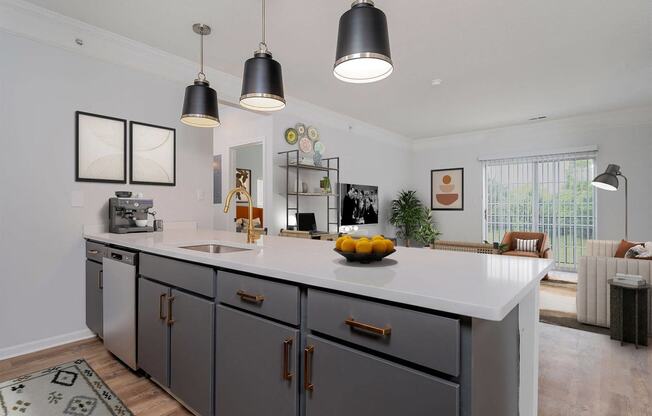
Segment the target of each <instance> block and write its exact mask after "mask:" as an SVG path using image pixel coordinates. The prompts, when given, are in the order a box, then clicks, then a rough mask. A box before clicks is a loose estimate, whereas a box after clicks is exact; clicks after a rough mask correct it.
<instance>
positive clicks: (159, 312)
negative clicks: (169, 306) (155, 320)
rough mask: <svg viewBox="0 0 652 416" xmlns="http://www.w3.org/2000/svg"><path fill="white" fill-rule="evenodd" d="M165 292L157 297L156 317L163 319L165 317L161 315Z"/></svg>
mask: <svg viewBox="0 0 652 416" xmlns="http://www.w3.org/2000/svg"><path fill="white" fill-rule="evenodd" d="M165 296H166V294H165V293H161V296H160V297H159V299H158V317H159V319H161V320H162V321H164V320H165V319H166V318H167V317H166V316H165V315H163V303H164V302H165Z"/></svg>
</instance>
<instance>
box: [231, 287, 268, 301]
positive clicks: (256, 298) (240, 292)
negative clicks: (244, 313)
mask: <svg viewBox="0 0 652 416" xmlns="http://www.w3.org/2000/svg"><path fill="white" fill-rule="evenodd" d="M236 294H237V295H238V296H240V299H241V300H243V301H245V302H251V303H263V301H264V300H265V296H263V295H252V294H249V293H247V292H245V291H244V290H238V291H237V292H236Z"/></svg>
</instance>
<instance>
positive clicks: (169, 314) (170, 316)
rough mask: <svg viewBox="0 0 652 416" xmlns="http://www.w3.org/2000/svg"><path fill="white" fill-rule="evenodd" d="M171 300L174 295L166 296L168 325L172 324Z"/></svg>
mask: <svg viewBox="0 0 652 416" xmlns="http://www.w3.org/2000/svg"><path fill="white" fill-rule="evenodd" d="M172 301H174V296H170V297H168V318H167V322H166V323H167V325H168V326H172V324H174V319H173V318H172Z"/></svg>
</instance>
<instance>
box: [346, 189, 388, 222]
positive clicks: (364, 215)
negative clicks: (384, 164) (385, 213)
mask: <svg viewBox="0 0 652 416" xmlns="http://www.w3.org/2000/svg"><path fill="white" fill-rule="evenodd" d="M340 198H341V201H342V202H341V204H342V206H341V208H342V209H341V216H342V218H340V224H341V225H363V224H378V210H379V204H378V187H377V186H370V185H355V184H350V183H341V184H340Z"/></svg>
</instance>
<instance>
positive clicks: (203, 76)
mask: <svg viewBox="0 0 652 416" xmlns="http://www.w3.org/2000/svg"><path fill="white" fill-rule="evenodd" d="M200 38H201V40H200V41H199V45H200V48H199V62H200V64H199V65H200V69H199V74H197V79H199V80H201V81H205V80H206V74H204V31H203V30H202V32H201V33H200Z"/></svg>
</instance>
